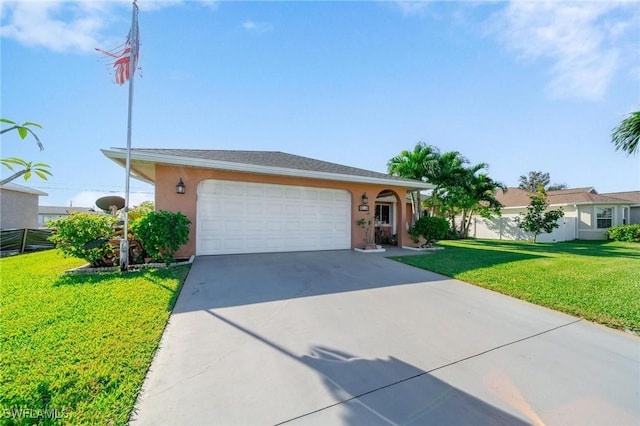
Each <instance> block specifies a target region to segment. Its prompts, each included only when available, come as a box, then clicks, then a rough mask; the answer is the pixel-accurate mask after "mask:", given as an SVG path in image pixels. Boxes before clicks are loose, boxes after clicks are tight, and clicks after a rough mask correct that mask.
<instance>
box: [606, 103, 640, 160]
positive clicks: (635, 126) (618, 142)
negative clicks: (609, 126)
mask: <svg viewBox="0 0 640 426" xmlns="http://www.w3.org/2000/svg"><path fill="white" fill-rule="evenodd" d="M638 140H640V111H636V112H632V113H631V114H629V117H627V118H625V119H624V120H622V123H620V125H619V126H618V127H616V128H615V129H613V133H612V134H611V142H612V143H613V144H614V145H615V147H616V151H618V150H622V151H625V152H626V153H627V155H631V154H636V153H638V151H640V147H639V146H638Z"/></svg>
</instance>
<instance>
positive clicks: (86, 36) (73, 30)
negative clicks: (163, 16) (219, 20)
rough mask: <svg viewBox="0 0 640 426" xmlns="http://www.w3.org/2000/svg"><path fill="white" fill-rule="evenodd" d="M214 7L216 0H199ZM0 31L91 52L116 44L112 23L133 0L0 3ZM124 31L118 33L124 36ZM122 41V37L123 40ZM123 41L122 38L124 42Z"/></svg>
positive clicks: (143, 5) (149, 6)
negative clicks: (112, 32) (114, 42)
mask: <svg viewBox="0 0 640 426" xmlns="http://www.w3.org/2000/svg"><path fill="white" fill-rule="evenodd" d="M185 1H187V0H141V1H138V7H139V8H140V10H141V11H150V10H157V9H162V8H167V7H172V6H176V5H181V4H183V3H184V2H185ZM197 3H198V4H200V5H203V6H204V7H207V8H209V9H211V10H215V9H216V7H217V2H216V1H213V0H202V1H198V2H197ZM0 8H1V11H0V16H1V17H2V26H0V35H1V36H2V37H3V38H5V37H6V38H10V39H13V40H16V41H17V42H19V43H21V44H23V45H25V46H29V47H44V48H47V49H51V50H53V51H57V52H90V51H93V50H94V48H96V47H104V48H109V47H113V46H111V44H113V41H112V40H111V39H113V37H114V36H113V35H111V36H109V35H107V34H106V33H107V32H108V28H109V25H110V24H111V23H112V22H114V21H116V20H117V21H122V19H123V17H124V18H125V19H129V17H130V14H127V13H126V12H124V11H125V10H127V9H128V10H129V11H130V10H131V1H130V0H98V1H92V0H75V1H68V0H67V1H65V0H44V1H43V0H40V1H37V0H36V1H34V0H20V1H4V0H2V2H1V3H0ZM125 36H126V31H125V34H120V35H118V36H117V40H120V39H123V38H124V37H125ZM121 41H123V40H121ZM121 41H120V42H121Z"/></svg>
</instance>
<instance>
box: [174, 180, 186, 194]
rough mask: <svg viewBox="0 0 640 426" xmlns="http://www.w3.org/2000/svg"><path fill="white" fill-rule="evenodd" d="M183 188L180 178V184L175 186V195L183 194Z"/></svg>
mask: <svg viewBox="0 0 640 426" xmlns="http://www.w3.org/2000/svg"><path fill="white" fill-rule="evenodd" d="M184 190H185V186H184V182H183V181H182V178H180V182H178V184H177V185H176V194H184Z"/></svg>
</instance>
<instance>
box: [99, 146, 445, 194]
mask: <svg viewBox="0 0 640 426" xmlns="http://www.w3.org/2000/svg"><path fill="white" fill-rule="evenodd" d="M101 151H102V153H103V154H104V155H105V156H106V157H107V158H109V159H110V160H112V161H114V162H116V163H118V164H120V165H121V166H124V162H125V161H126V150H124V149H119V148H112V149H102V150H101ZM131 161H132V173H134V174H135V176H136V177H137V178H138V179H140V180H143V181H145V182H148V183H151V184H153V183H155V173H153V174H152V173H141V172H140V171H139V170H134V167H133V162H134V161H136V162H145V163H153V164H166V165H172V166H186V167H197V168H204V169H215V170H226V171H233V172H244V173H254V174H262V175H272V176H289V177H303V178H309V179H322V180H332V181H340V182H355V183H368V184H376V185H388V186H393V187H403V188H406V189H407V191H412V190H419V189H432V188H434V185H432V184H430V183H426V182H419V181H410V180H394V179H383V178H375V177H369V176H355V175H346V174H339V173H327V172H319V171H314V170H302V169H288V168H282V167H270V166H262V165H257V164H247V163H236V162H229V161H219V160H208V159H202V158H190V157H182V156H176V155H167V154H155V153H150V152H140V151H132V152H131Z"/></svg>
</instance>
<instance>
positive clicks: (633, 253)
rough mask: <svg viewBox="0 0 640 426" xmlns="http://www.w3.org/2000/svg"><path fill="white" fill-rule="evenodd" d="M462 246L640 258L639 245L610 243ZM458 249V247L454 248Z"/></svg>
mask: <svg viewBox="0 0 640 426" xmlns="http://www.w3.org/2000/svg"><path fill="white" fill-rule="evenodd" d="M464 246H466V247H469V248H474V249H483V250H492V251H496V250H498V251H514V250H517V251H519V252H526V253H531V254H535V255H540V256H549V255H552V254H570V255H578V256H611V257H628V258H632V259H638V258H640V244H637V243H626V244H624V243H623V244H620V243H614V242H612V241H585V240H580V241H578V240H576V241H563V242H556V243H535V244H534V243H531V242H529V241H504V240H502V241H501V240H472V239H470V240H465V241H464ZM456 248H459V247H456Z"/></svg>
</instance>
